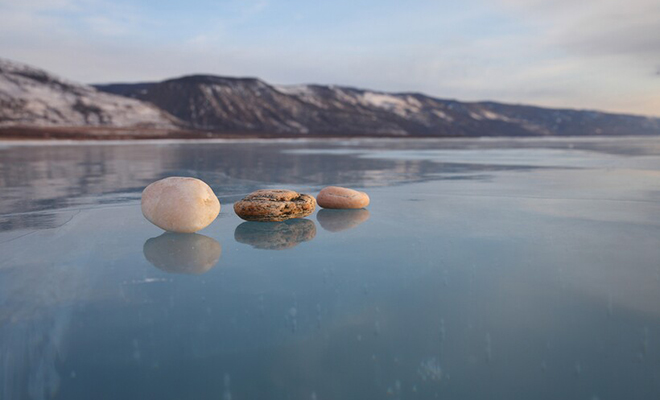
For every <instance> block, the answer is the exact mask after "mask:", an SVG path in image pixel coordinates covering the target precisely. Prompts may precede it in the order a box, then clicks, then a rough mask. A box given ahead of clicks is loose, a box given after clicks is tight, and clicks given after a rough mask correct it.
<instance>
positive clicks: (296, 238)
mask: <svg viewBox="0 0 660 400" xmlns="http://www.w3.org/2000/svg"><path fill="white" fill-rule="evenodd" d="M315 236H316V224H314V221H312V220H309V219H290V220H288V221H284V222H254V221H248V222H243V223H242V224H240V225H239V226H237V227H236V230H235V231H234V239H236V241H237V242H240V243H245V244H249V245H250V246H252V247H254V248H256V249H264V250H284V249H290V248H292V247H295V246H297V245H298V244H300V243H302V242H307V241H309V240H312V239H314V237H315Z"/></svg>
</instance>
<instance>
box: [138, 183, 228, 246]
mask: <svg viewBox="0 0 660 400" xmlns="http://www.w3.org/2000/svg"><path fill="white" fill-rule="evenodd" d="M219 213H220V201H218V198H217V197H216V195H215V193H213V190H212V189H211V188H210V187H209V185H207V184H206V183H204V182H203V181H201V180H199V179H195V178H184V177H178V176H172V177H169V178H165V179H161V180H159V181H156V182H154V183H152V184H151V185H149V186H147V187H146V189H144V191H143V192H142V214H144V216H145V218H147V219H148V220H149V221H150V222H151V223H153V224H154V225H156V226H157V227H159V228H162V229H164V230H166V231H169V232H178V233H193V232H197V231H198V230H200V229H204V228H206V227H207V226H209V224H210V223H211V222H213V220H215V218H216V217H217V216H218V214H219Z"/></svg>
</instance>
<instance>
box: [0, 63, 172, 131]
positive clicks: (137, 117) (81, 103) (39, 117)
mask: <svg viewBox="0 0 660 400" xmlns="http://www.w3.org/2000/svg"><path fill="white" fill-rule="evenodd" d="M180 124H181V122H180V121H177V120H176V118H174V117H172V116H171V115H169V114H168V113H167V112H164V111H162V110H160V109H158V108H157V107H155V106H153V105H152V104H149V103H145V102H142V101H139V100H135V99H130V98H126V97H123V96H116V95H113V94H109V93H105V92H101V91H99V90H97V89H96V88H94V87H92V86H88V85H82V84H79V83H75V82H70V81H67V80H65V79H62V78H59V77H57V76H55V75H52V74H49V73H47V72H45V71H43V70H40V69H36V68H33V67H30V66H27V65H24V64H20V63H16V62H13V61H8V60H4V59H0V127H6V126H42V127H43V126H46V127H53V126H60V127H62V126H67V127H80V126H105V127H121V128H139V127H145V128H146V127H148V128H168V129H172V128H176V127H177V126H178V125H180Z"/></svg>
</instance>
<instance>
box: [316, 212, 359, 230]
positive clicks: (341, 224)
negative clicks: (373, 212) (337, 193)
mask: <svg viewBox="0 0 660 400" xmlns="http://www.w3.org/2000/svg"><path fill="white" fill-rule="evenodd" d="M368 219H369V210H366V209H364V208H360V209H358V210H328V209H323V210H321V211H319V213H318V214H317V215H316V220H317V221H319V224H321V227H322V228H323V229H325V230H326V231H330V232H339V231H345V230H347V229H352V228H355V227H356V226H358V225H360V224H361V223H363V222H364V221H366V220H368Z"/></svg>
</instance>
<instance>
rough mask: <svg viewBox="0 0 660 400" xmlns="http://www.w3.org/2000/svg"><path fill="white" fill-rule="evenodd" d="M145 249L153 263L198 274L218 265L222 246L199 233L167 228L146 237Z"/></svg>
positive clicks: (177, 271)
mask: <svg viewBox="0 0 660 400" xmlns="http://www.w3.org/2000/svg"><path fill="white" fill-rule="evenodd" d="M142 251H143V252H144V257H145V258H146V259H147V260H148V261H149V262H150V263H151V264H152V265H153V266H154V267H156V268H159V269H161V270H163V271H165V272H170V273H176V274H195V275H199V274H203V273H205V272H206V271H208V270H210V269H211V268H213V267H215V265H216V264H217V263H218V261H219V260H220V256H221V255H222V246H220V243H218V242H217V241H216V240H215V239H213V238H210V237H208V236H204V235H200V234H199V233H172V232H165V233H163V234H162V235H160V236H158V237H155V238H151V239H149V240H147V241H146V242H145V243H144V246H143V248H142Z"/></svg>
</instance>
